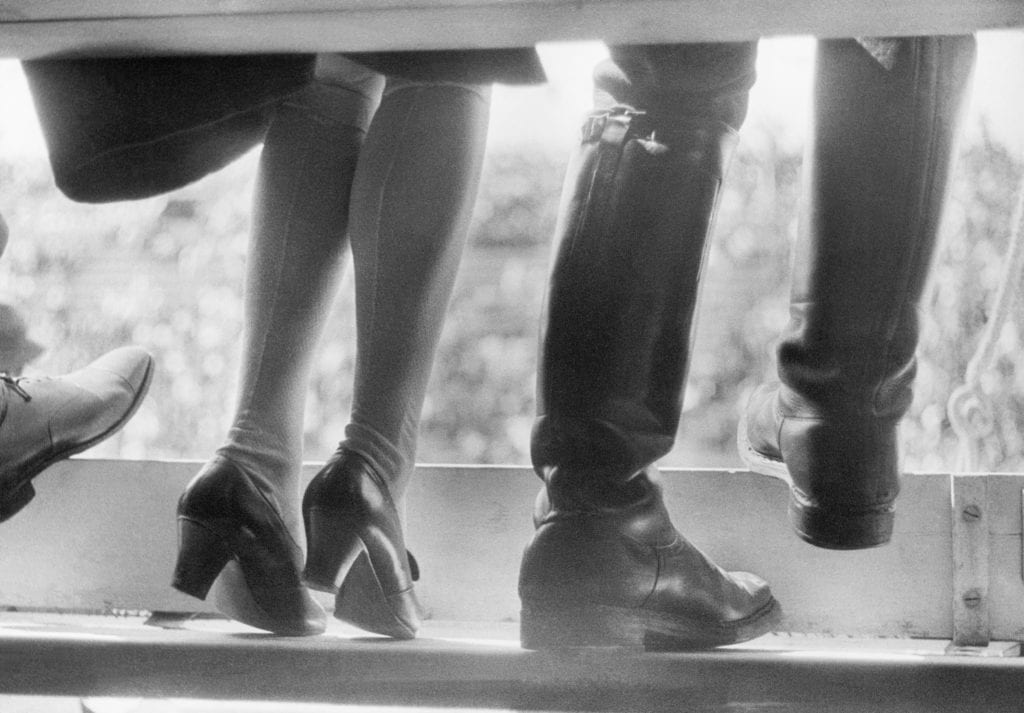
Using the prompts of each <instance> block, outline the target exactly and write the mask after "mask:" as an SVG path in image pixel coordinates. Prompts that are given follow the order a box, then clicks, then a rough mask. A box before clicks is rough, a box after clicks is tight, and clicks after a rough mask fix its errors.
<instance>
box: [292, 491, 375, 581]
mask: <svg viewBox="0 0 1024 713" xmlns="http://www.w3.org/2000/svg"><path fill="white" fill-rule="evenodd" d="M345 520H346V518H345V517H344V516H343V515H339V514H337V513H333V512H331V511H329V510H311V511H310V512H308V513H307V514H306V535H307V540H308V541H309V552H308V553H307V555H306V568H305V570H304V571H303V573H302V579H303V581H305V583H306V586H308V587H309V588H310V589H315V590H317V591H320V592H328V593H330V594H337V593H338V591H339V589H340V588H341V583H342V582H343V581H345V577H346V576H348V573H349V570H351V569H352V565H353V564H354V563H355V561H356V558H357V557H359V555H361V554H363V552H364V551H365V549H366V546H365V545H364V544H363V541H362V539H361V538H360V537H359V533H358V531H357V530H355V529H353V528H352V526H351V524H350V523H347V522H345Z"/></svg>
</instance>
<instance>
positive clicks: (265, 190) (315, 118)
mask: <svg viewBox="0 0 1024 713" xmlns="http://www.w3.org/2000/svg"><path fill="white" fill-rule="evenodd" d="M332 61H334V60H333V59H332V58H325V59H323V60H321V65H323V64H324V63H325V62H326V63H330V62H332ZM352 66H353V67H355V66H354V65H352ZM320 69H321V70H323V69H324V67H323V66H321V67H320ZM327 69H332V68H331V67H328V68H327ZM333 69H337V68H336V67H335V68H333ZM356 69H357V70H358V72H362V74H361V75H357V76H355V77H354V78H353V81H352V82H349V83H347V84H342V83H338V81H336V80H337V77H336V73H332V72H326V74H327V75H328V76H326V77H323V76H321V77H320V78H319V79H318V81H317V82H315V83H314V84H313V85H311V86H310V87H309V88H307V89H306V90H304V91H303V92H302V93H300V94H298V95H296V96H294V97H292V98H290V99H289V100H287V101H285V102H283V103H282V105H281V107H280V108H279V109H278V112H277V115H276V117H275V119H274V121H273V123H272V125H271V127H270V129H269V132H268V135H267V138H266V142H265V146H264V149H263V154H262V157H261V160H260V167H259V177H258V183H257V187H256V196H255V208H254V214H253V225H252V236H251V242H250V248H249V256H248V266H247V276H246V284H245V329H244V334H243V353H242V366H241V375H240V382H239V391H238V403H237V407H236V411H235V415H234V419H233V422H232V425H231V428H230V431H229V433H228V436H227V439H226V441H225V443H224V445H223V446H222V447H221V448H220V449H219V450H218V452H217V456H216V457H215V458H214V459H213V460H211V461H210V463H208V464H207V466H206V467H205V468H204V469H203V471H202V472H200V474H199V475H198V476H197V477H196V478H195V479H194V480H193V482H192V484H190V486H189V489H188V490H187V491H186V493H185V495H183V496H182V502H181V505H180V506H179V521H180V522H181V523H182V525H181V527H182V528H183V529H182V551H181V553H180V555H179V567H178V570H177V571H176V577H175V586H177V587H179V588H180V589H183V590H184V591H187V592H188V593H190V594H195V595H196V596H201V597H203V596H205V594H206V589H208V588H209V585H210V582H212V578H213V577H216V576H217V574H218V573H219V572H221V568H223V572H222V574H221V576H220V578H219V579H218V586H217V590H216V592H215V594H216V600H217V605H218V607H219V608H220V609H221V611H223V612H224V613H226V614H229V615H230V616H232V617H233V618H235V619H238V620H241V621H244V622H246V623H249V624H253V625H255V626H259V627H261V628H265V629H269V630H271V631H278V632H280V633H316V632H317V630H318V629H319V630H322V626H323V621H322V620H323V613H322V611H320V610H319V607H318V606H317V605H316V604H315V602H313V600H312V599H311V598H310V597H309V595H308V593H307V592H306V591H305V589H304V588H303V586H302V584H301V582H300V581H299V573H300V572H301V567H302V559H303V555H302V546H301V543H302V541H303V538H302V527H301V524H300V521H299V507H298V496H299V490H298V485H299V467H300V464H301V458H302V418H303V411H304V403H305V394H306V388H307V377H308V373H309V369H310V364H311V361H312V356H313V351H314V348H315V346H316V342H317V340H318V338H319V336H320V333H321V328H322V325H323V322H324V319H325V318H326V315H327V312H328V310H329V308H330V305H331V303H332V300H333V298H334V296H335V294H336V289H337V283H338V278H339V275H340V272H341V267H342V262H343V256H344V250H345V235H346V229H347V224H348V214H349V196H350V190H351V185H352V180H353V177H354V175H355V170H356V165H357V160H358V156H359V152H360V148H361V146H362V143H363V139H364V136H365V134H366V130H367V127H368V125H369V122H370V118H371V117H372V114H373V111H374V109H375V107H376V104H377V101H378V99H379V96H380V91H381V88H382V81H383V80H382V78H381V77H379V75H375V74H373V73H370V72H367V71H366V70H361V69H358V68H356ZM246 533H249V534H248V535H247V534H246ZM251 533H255V535H253V534H251ZM247 537H248V539H247ZM318 612H319V614H318Z"/></svg>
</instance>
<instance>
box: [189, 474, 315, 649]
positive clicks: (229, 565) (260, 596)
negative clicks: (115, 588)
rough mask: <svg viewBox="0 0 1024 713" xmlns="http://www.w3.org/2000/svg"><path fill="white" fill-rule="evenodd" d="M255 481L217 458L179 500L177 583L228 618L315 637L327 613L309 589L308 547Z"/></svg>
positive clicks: (273, 630)
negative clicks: (305, 577)
mask: <svg viewBox="0 0 1024 713" xmlns="http://www.w3.org/2000/svg"><path fill="white" fill-rule="evenodd" d="M254 481H255V478H254V477H253V476H250V475H249V473H248V472H247V471H246V470H244V469H243V468H242V467H241V466H239V465H237V464H236V463H234V462H233V461H231V460H229V459H227V458H225V457H223V456H218V457H216V458H214V459H213V460H211V461H210V462H209V463H207V464H206V466H205V467H204V468H203V469H202V470H201V471H199V473H198V474H197V475H196V477H195V478H193V479H192V482H191V483H189V484H188V487H187V488H186V489H185V492H184V493H183V494H182V496H181V499H180V500H179V501H178V528H179V539H178V544H179V551H178V561H177V565H176V566H175V570H174V580H173V582H172V585H173V586H174V587H175V588H176V589H178V590H179V591H182V592H184V593H185V594H189V595H191V596H193V597H197V598H199V599H205V598H206V596H207V594H209V593H210V590H211V587H212V589H213V595H214V597H213V598H214V602H215V605H216V607H217V609H218V611H220V612H221V613H222V614H225V615H227V616H229V617H230V618H232V619H234V620H236V621H240V622H242V623H243V624H248V625H250V626H254V627H256V628H258V629H264V630H265V631H270V632H273V633H275V634H282V635H285V636H311V635H313V634H320V633H322V632H323V631H324V629H325V628H326V620H327V615H326V614H325V613H324V610H323V608H322V607H321V606H320V605H319V604H317V602H316V600H315V599H313V597H312V596H311V595H310V593H309V590H307V589H306V587H305V586H304V585H303V584H302V580H301V577H300V571H301V568H302V548H301V547H300V546H299V544H298V543H297V542H295V540H294V538H293V537H292V535H291V533H290V532H289V531H288V528H287V527H286V526H285V524H284V520H283V519H282V517H281V513H280V512H279V511H278V510H277V508H276V506H275V505H273V504H272V501H271V500H270V499H268V497H267V495H266V494H264V493H263V492H262V491H260V490H259V489H258V488H257V487H256V485H255V483H254Z"/></svg>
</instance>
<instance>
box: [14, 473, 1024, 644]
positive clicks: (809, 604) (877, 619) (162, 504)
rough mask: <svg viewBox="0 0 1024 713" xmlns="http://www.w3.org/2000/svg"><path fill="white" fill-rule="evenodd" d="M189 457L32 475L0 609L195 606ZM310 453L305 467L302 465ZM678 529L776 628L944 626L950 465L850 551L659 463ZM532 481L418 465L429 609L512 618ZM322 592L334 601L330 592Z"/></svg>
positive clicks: (1019, 632) (1008, 577) (754, 498)
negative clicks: (184, 549) (769, 607)
mask: <svg viewBox="0 0 1024 713" xmlns="http://www.w3.org/2000/svg"><path fill="white" fill-rule="evenodd" d="M197 469H198V464H196V463H191V462H155V461H143V462H136V461H106V460H90V459H73V460H71V461H68V462H66V463H63V464H58V465H57V466H55V467H54V468H52V469H51V470H50V471H49V472H47V473H45V474H44V475H42V476H41V477H39V478H37V480H36V481H35V482H36V488H37V490H38V492H39V495H38V496H37V498H36V500H35V501H34V502H33V503H32V504H30V505H29V507H28V508H26V510H25V511H24V512H22V513H21V514H19V515H18V516H16V517H15V518H13V519H12V520H10V521H9V522H7V523H4V524H3V525H0V573H2V575H0V607H3V606H14V607H30V608H56V609H64V610H81V611H113V610H125V611H133V610H148V611H161V610H170V611H201V610H208V608H207V607H206V606H205V605H204V604H202V603H200V602H198V601H196V600H194V599H191V598H189V597H185V596H183V595H180V594H178V593H177V592H175V591H174V590H172V589H171V588H170V587H169V585H168V582H169V579H170V573H171V569H172V567H173V562H174V557H175V547H176V535H175V520H174V508H175V503H176V500H177V497H178V495H179V494H180V492H181V490H182V488H183V487H184V485H185V483H186V482H187V481H188V480H189V478H191V476H192V475H193V474H194V473H195V471H196V470H197ZM314 472H315V467H314V466H312V465H311V466H309V467H308V468H307V470H306V474H305V475H306V477H307V478H309V477H312V475H313V473H314ZM664 478H665V488H666V499H667V501H668V505H669V509H670V511H671V512H672V513H673V517H674V519H675V522H676V524H677V526H678V527H679V529H680V530H681V531H682V532H683V533H684V534H685V535H686V536H687V537H689V538H690V539H691V540H692V541H693V542H694V543H696V544H697V545H698V546H700V547H702V548H703V549H704V550H705V551H707V552H708V553H709V554H711V555H712V556H713V557H714V558H715V559H716V560H717V561H718V562H719V563H720V564H722V565H723V566H725V567H727V568H730V569H745V570H749V571H752V572H756V573H758V574H760V575H761V576H763V577H765V578H766V579H768V580H769V581H770V582H771V584H772V589H773V591H774V592H775V595H776V597H777V598H778V599H779V601H780V602H781V603H782V606H783V610H784V614H785V617H784V621H783V625H782V629H783V630H785V631H790V632H807V633H817V634H826V635H833V636H875V637H924V638H943V639H948V638H951V636H952V620H953V609H952V596H953V566H952V562H953V543H952V534H951V529H952V527H951V518H950V494H949V476H948V475H947V474H941V473H931V474H907V475H906V476H905V477H904V480H903V494H902V495H901V498H900V500H899V507H898V516H897V520H896V530H895V535H894V538H893V542H892V543H891V544H890V545H888V546H885V547H881V548H877V549H873V550H866V551H859V552H833V551H827V550H821V549H817V548H815V547H811V546H810V545H807V544H805V543H804V542H802V541H801V540H799V539H798V538H797V537H796V536H795V535H793V534H792V532H791V530H790V527H789V524H788V521H787V519H786V502H787V497H788V495H787V489H786V487H785V485H784V484H783V483H781V482H779V481H776V480H774V479H771V478H767V477H764V476H759V475H755V474H751V473H748V472H745V471H723V470H718V471H715V470H669V471H666V472H665V474H664ZM537 488H538V481H537V479H536V478H535V476H534V475H533V474H532V472H531V471H530V470H529V469H527V468H516V467H507V468H502V467H465V466H462V467H446V466H421V467H420V468H419V471H418V473H417V477H416V479H415V480H414V482H413V485H412V486H411V489H410V491H409V494H408V507H407V516H408V523H409V525H408V542H409V546H410V548H411V549H412V550H413V552H414V553H415V554H416V556H417V558H418V559H419V561H420V564H421V565H422V569H423V579H422V581H421V582H420V583H419V585H418V586H419V591H420V593H421V596H422V598H423V600H424V603H425V605H426V607H427V608H428V610H429V612H430V616H431V617H432V618H434V619H438V620H455V621H481V622H502V621H506V622H507V621H516V620H518V614H519V601H518V597H517V595H516V581H517V577H518V568H519V558H520V555H521V552H522V549H523V547H524V546H525V545H526V544H527V542H529V538H530V535H531V531H532V525H531V522H530V513H531V509H532V503H533V498H534V495H535V494H536V492H537ZM1022 490H1024V476H1022V475H1002V474H1000V475H992V476H989V481H988V488H987V498H988V503H987V505H986V511H987V513H988V517H987V526H988V532H989V547H990V553H989V569H990V577H989V580H990V581H989V583H988V592H989V601H988V608H989V616H990V619H991V626H992V638H993V639H1009V640H1018V641H1019V640H1024V580H1022V577H1021V491H1022ZM328 603H329V602H328Z"/></svg>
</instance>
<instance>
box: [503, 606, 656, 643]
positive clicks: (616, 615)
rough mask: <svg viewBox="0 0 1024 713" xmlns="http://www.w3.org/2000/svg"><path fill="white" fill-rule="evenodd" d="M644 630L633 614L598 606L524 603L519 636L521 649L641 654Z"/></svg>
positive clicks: (639, 614) (623, 610)
mask: <svg viewBox="0 0 1024 713" xmlns="http://www.w3.org/2000/svg"><path fill="white" fill-rule="evenodd" d="M644 633H645V627H644V622H643V616H642V613H641V612H639V611H636V610H629V609H623V608H620V607H611V606H601V605H580V606H575V607H556V606H551V605H550V604H531V603H528V602H524V604H523V609H522V612H521V618H520V624H519V634H520V641H521V642H522V646H523V648H524V649H535V650H537V649H569V648H590V647H605V648H612V647H615V648H629V649H637V650H643V648H644Z"/></svg>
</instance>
